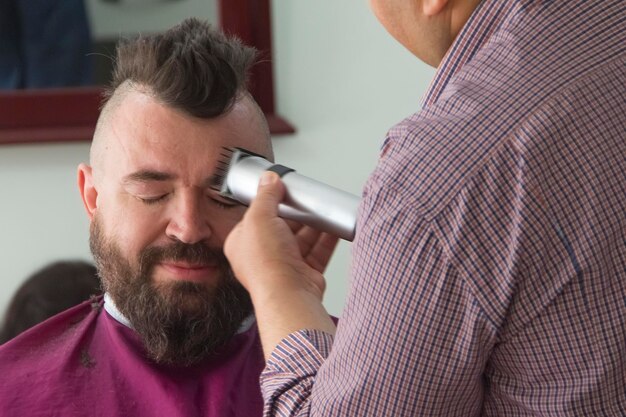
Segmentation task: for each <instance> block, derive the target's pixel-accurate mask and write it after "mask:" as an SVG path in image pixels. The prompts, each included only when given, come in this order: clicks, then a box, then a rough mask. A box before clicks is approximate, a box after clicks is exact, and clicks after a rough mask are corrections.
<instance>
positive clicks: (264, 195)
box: [248, 171, 285, 218]
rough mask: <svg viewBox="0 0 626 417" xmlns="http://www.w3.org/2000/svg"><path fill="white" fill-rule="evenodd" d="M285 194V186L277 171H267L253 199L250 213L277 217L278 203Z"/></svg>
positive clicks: (252, 215)
mask: <svg viewBox="0 0 626 417" xmlns="http://www.w3.org/2000/svg"><path fill="white" fill-rule="evenodd" d="M284 195H285V186H284V185H283V183H282V181H281V180H280V177H279V176H278V174H276V173H275V172H271V171H266V172H264V173H263V175H262V176H261V179H260V180H259V187H258V189H257V194H256V197H254V199H253V200H252V203H251V204H250V208H249V209H248V214H249V215H250V216H251V217H263V218H269V217H277V216H278V205H279V204H280V203H281V201H282V200H283V198H284Z"/></svg>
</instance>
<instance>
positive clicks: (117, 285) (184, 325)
mask: <svg viewBox="0 0 626 417" xmlns="http://www.w3.org/2000/svg"><path fill="white" fill-rule="evenodd" d="M90 246H91V250H92V253H93V255H94V259H95V261H96V265H97V266H98V270H99V274H100V276H101V279H102V282H103V287H104V290H105V291H106V292H107V293H108V294H109V295H110V296H111V298H112V299H113V300H114V301H115V305H116V307H117V308H118V309H119V310H120V312H121V313H122V314H124V316H126V318H128V320H129V321H130V322H131V324H132V326H133V328H134V330H135V331H137V333H138V334H139V335H140V336H141V338H142V340H143V343H144V346H145V348H146V351H147V354H148V355H149V356H150V357H151V358H152V359H153V360H155V361H156V362H158V363H165V364H177V365H190V364H193V363H197V362H199V361H201V360H202V359H204V358H206V357H207V356H209V355H211V354H212V353H214V352H215V351H217V350H219V349H220V348H221V347H222V346H224V345H225V344H226V343H227V342H228V341H229V340H230V339H231V338H232V337H233V335H234V334H235V333H236V331H237V329H238V328H239V326H240V325H241V322H242V321H243V320H244V319H245V318H246V317H247V316H248V315H249V314H250V313H251V311H252V304H251V301H250V297H249V295H248V293H247V292H246V290H245V289H244V288H243V287H242V286H241V284H239V282H238V281H237V280H236V279H235V278H234V277H233V275H232V272H231V269H230V266H229V265H228V261H227V260H226V258H225V257H224V254H223V253H222V251H221V250H216V249H211V248H209V247H208V246H206V245H205V244H203V243H196V244H193V245H188V244H184V243H181V242H172V243H171V244H168V245H166V246H152V247H148V248H145V249H144V250H142V251H141V253H140V255H139V258H138V259H136V260H131V259H128V258H127V257H125V256H124V255H123V254H122V252H121V251H120V249H119V247H118V246H117V245H116V244H115V242H114V241H113V240H112V239H108V238H107V237H106V236H104V233H103V230H102V226H101V224H100V221H99V219H98V217H96V218H95V219H94V221H93V222H92V227H91V235H90ZM163 262H173V263H177V262H183V263H186V264H189V265H211V266H212V267H213V268H217V269H218V271H219V273H218V275H217V277H216V278H215V280H216V282H215V284H214V285H206V284H203V283H198V282H190V281H166V282H155V280H154V279H153V271H154V267H155V265H158V264H162V263H163Z"/></svg>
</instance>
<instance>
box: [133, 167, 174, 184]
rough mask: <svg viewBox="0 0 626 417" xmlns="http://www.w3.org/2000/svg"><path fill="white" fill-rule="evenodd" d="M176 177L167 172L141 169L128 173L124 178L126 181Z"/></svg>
mask: <svg viewBox="0 0 626 417" xmlns="http://www.w3.org/2000/svg"><path fill="white" fill-rule="evenodd" d="M175 178H176V177H175V176H174V175H172V174H169V173H167V172H161V171H151V170H141V171H136V172H133V173H132V174H128V175H127V176H125V177H124V179H123V180H122V181H123V182H124V183H130V182H148V181H170V180H173V179H175Z"/></svg>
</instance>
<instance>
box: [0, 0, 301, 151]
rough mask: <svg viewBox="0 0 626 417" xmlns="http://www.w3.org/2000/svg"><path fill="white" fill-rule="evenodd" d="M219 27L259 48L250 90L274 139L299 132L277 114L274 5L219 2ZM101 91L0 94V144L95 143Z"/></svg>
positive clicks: (262, 0)
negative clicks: (273, 46)
mask: <svg viewBox="0 0 626 417" xmlns="http://www.w3.org/2000/svg"><path fill="white" fill-rule="evenodd" d="M218 3H219V17H220V26H221V27H222V30H224V31H225V32H226V33H229V34H234V35H236V36H238V37H239V38H240V39H241V40H242V41H243V42H244V43H246V44H248V45H252V46H254V47H256V48H257V49H258V50H259V51H260V53H261V60H260V62H259V63H258V64H257V65H256V66H255V67H254V68H253V70H252V74H251V79H250V90H251V93H252V95H253V96H254V98H255V99H256V101H257V102H258V103H259V106H261V109H262V110H263V112H264V113H265V116H266V117H267V120H268V124H269V126H270V131H271V133H272V134H284V133H293V132H294V131H295V130H294V128H293V127H292V126H291V125H290V124H289V123H288V122H287V121H285V120H284V119H282V118H281V117H280V116H278V115H277V114H276V112H275V107H274V79H273V70H272V37H271V33H272V30H271V29H272V26H271V13H270V0H218ZM100 93H101V89H100V88H98V87H80V88H62V89H40V90H15V91H5V92H0V144H16V143H40V142H73V141H90V140H91V138H92V136H93V132H94V128H95V124H96V121H97V119H98V114H99V106H100V100H101V96H100Z"/></svg>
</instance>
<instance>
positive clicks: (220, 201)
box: [209, 197, 241, 210]
mask: <svg viewBox="0 0 626 417" xmlns="http://www.w3.org/2000/svg"><path fill="white" fill-rule="evenodd" d="M209 199H210V200H211V201H212V202H213V203H214V204H215V205H216V206H218V207H219V208H222V209H225V210H228V209H232V208H234V207H239V206H240V205H241V204H239V203H238V202H237V201H235V200H227V199H224V198H216V197H209Z"/></svg>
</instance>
